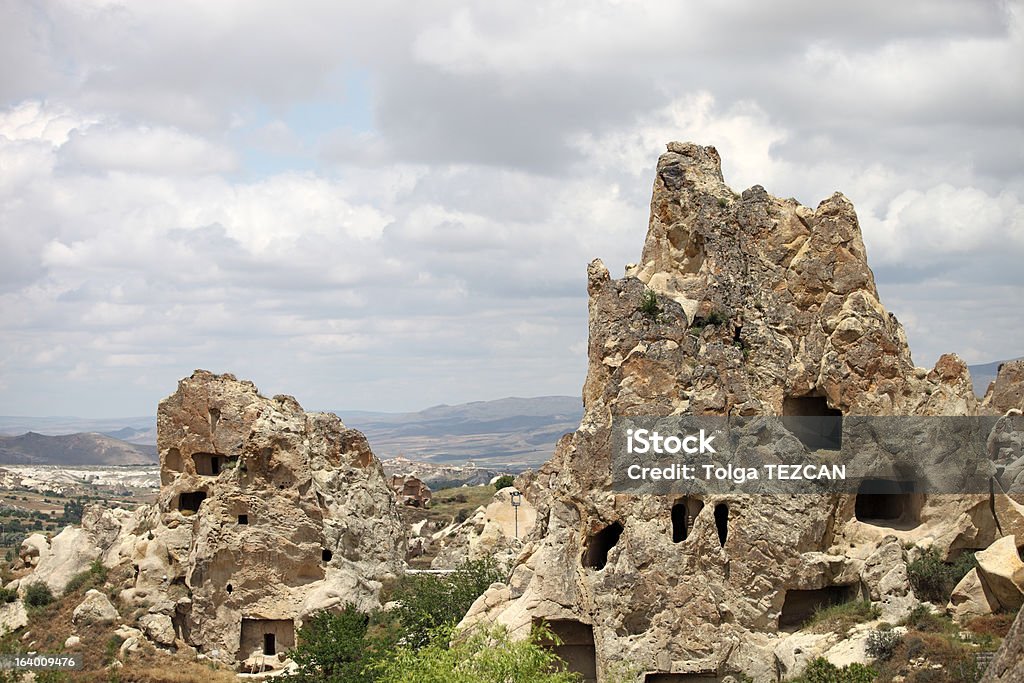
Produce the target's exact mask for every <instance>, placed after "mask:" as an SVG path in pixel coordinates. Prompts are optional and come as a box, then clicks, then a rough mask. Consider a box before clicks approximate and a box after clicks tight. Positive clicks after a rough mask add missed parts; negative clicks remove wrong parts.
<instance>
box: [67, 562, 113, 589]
mask: <svg viewBox="0 0 1024 683" xmlns="http://www.w3.org/2000/svg"><path fill="white" fill-rule="evenodd" d="M106 580H107V568H106V567H104V566H103V562H102V561H100V559H99V558H96V559H95V560H93V563H92V564H91V565H89V568H88V569H86V570H85V571H84V572H79V573H78V574H75V575H74V576H72V577H71V580H70V581H68V585H66V586H64V595H71V594H72V593H74V592H75V591H77V590H79V589H81V588H86V589H88V588H94V587H96V586H102V585H103V582H104V581H106Z"/></svg>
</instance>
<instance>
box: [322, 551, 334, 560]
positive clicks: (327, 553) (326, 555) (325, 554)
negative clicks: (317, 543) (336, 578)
mask: <svg viewBox="0 0 1024 683" xmlns="http://www.w3.org/2000/svg"><path fill="white" fill-rule="evenodd" d="M332 557H334V553H333V552H332V551H331V550H330V548H323V549H322V550H321V551H320V559H321V560H323V561H324V562H330V561H331V558H332Z"/></svg>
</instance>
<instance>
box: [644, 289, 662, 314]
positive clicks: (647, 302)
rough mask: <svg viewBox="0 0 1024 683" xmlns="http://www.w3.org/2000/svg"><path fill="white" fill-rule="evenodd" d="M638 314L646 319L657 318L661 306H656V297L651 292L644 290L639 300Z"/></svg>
mask: <svg viewBox="0 0 1024 683" xmlns="http://www.w3.org/2000/svg"><path fill="white" fill-rule="evenodd" d="M640 312H641V313H643V314H644V315H645V316H647V317H648V318H657V317H658V315H659V314H660V313H661V306H659V305H658V295H657V294H655V293H654V292H653V291H652V290H650V289H647V290H644V296H643V298H642V299H641V300H640Z"/></svg>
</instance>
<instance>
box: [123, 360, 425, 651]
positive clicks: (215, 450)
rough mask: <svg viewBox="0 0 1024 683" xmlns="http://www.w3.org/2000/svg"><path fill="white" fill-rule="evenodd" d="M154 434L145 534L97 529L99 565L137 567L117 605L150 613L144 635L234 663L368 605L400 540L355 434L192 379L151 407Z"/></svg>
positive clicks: (282, 404) (399, 552) (206, 379)
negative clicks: (320, 615)
mask: <svg viewBox="0 0 1024 683" xmlns="http://www.w3.org/2000/svg"><path fill="white" fill-rule="evenodd" d="M157 425H158V448H159V451H160V465H161V483H162V486H161V491H160V497H159V502H158V506H157V510H156V513H155V518H153V519H152V522H153V525H152V528H146V527H147V526H148V525H147V524H144V523H142V521H144V520H138V519H136V517H137V515H136V516H131V515H129V516H127V517H126V516H124V515H117V516H116V517H109V518H107V519H106V520H105V522H104V524H103V526H105V527H106V528H107V529H108V535H109V537H110V538H111V540H110V544H109V547H108V550H107V551H106V557H107V558H108V559H109V560H110V561H111V562H116V561H117V559H118V558H125V557H128V558H130V560H131V562H132V564H133V565H134V566H135V571H136V579H135V585H134V587H133V588H131V589H128V590H126V591H125V592H124V593H123V594H122V598H124V599H125V600H126V601H127V602H128V603H129V604H134V605H136V606H140V607H143V606H149V612H148V616H145V617H143V619H142V620H140V623H141V624H142V625H143V628H144V630H145V632H146V634H147V635H148V636H149V637H150V638H151V639H153V640H154V641H155V642H157V643H160V644H164V645H168V644H170V643H173V642H176V641H177V642H181V643H183V644H189V645H193V646H195V647H196V648H198V649H199V651H201V652H206V653H211V654H212V656H216V657H218V658H220V659H222V660H226V661H229V662H230V661H241V660H245V659H246V658H247V657H249V655H250V654H251V653H252V652H253V651H260V652H267V651H268V650H274V651H277V650H282V651H283V650H284V649H285V648H287V647H291V646H292V645H294V643H295V632H296V630H297V629H298V628H299V627H300V626H301V624H302V620H303V618H304V617H306V616H307V615H309V614H310V613H311V612H314V611H316V610H319V609H324V608H330V607H335V606H338V605H343V604H344V603H346V602H352V603H354V604H356V605H357V606H358V607H360V608H361V609H365V610H369V609H372V608H375V607H379V605H380V602H379V594H380V589H381V587H382V585H383V583H384V582H388V581H392V580H394V578H395V577H396V576H397V574H398V573H399V572H400V571H401V569H402V566H403V565H402V563H403V559H402V558H403V554H404V553H403V550H404V545H405V537H404V529H403V526H402V524H401V521H400V519H399V517H398V513H397V509H396V507H395V501H394V496H393V495H392V493H391V491H390V490H389V488H388V485H387V482H386V480H385V477H384V473H383V471H382V469H381V467H380V463H379V462H378V461H377V459H376V458H375V457H374V455H373V453H372V452H371V451H370V447H369V445H368V444H367V442H366V439H365V438H364V437H363V435H362V434H361V433H359V432H357V431H355V430H351V429H348V428H346V427H345V425H344V424H342V422H341V420H339V419H338V417H337V416H335V415H332V414H327V413H306V412H304V411H303V410H302V408H301V406H299V404H298V403H297V402H296V401H295V399H294V398H292V397H290V396H275V397H274V398H266V397H264V396H262V395H260V394H259V392H258V391H257V389H256V387H255V386H254V385H253V384H252V383H251V382H246V381H240V380H238V379H236V378H235V377H233V376H232V375H215V374H212V373H209V372H206V371H201V370H198V371H196V372H195V373H194V374H193V375H192V376H191V377H188V378H186V379H184V380H182V381H181V382H180V383H179V385H178V390H177V391H176V392H175V393H174V394H172V395H171V396H170V397H168V398H167V399H165V400H164V401H162V402H161V403H160V407H159V409H158V413H157ZM143 517H146V515H143ZM146 519H149V518H148V517H146ZM267 654H271V653H269V652H267Z"/></svg>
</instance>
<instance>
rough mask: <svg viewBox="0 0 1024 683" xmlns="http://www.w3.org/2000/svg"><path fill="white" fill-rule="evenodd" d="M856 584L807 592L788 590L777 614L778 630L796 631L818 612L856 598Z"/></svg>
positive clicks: (814, 589)
mask: <svg viewBox="0 0 1024 683" xmlns="http://www.w3.org/2000/svg"><path fill="white" fill-rule="evenodd" d="M857 594H858V590H857V586H856V584H853V585H848V586H825V587H824V588H813V589H809V590H788V591H786V597H785V599H784V601H783V603H782V611H781V612H780V613H779V629H796V628H799V627H801V626H803V625H804V624H806V623H807V622H808V621H809V620H810V619H811V617H813V616H814V613H815V612H817V611H818V610H822V609H825V608H827V607H832V606H834V605H841V604H843V603H844V602H850V601H851V600H855V599H856V598H857Z"/></svg>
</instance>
